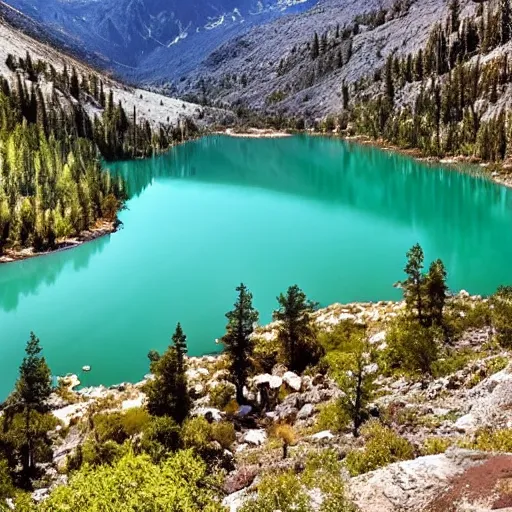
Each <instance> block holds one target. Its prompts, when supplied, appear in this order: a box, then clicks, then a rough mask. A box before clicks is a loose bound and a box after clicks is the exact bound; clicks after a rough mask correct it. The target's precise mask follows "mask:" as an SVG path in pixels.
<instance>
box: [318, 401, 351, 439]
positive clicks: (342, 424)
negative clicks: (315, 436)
mask: <svg viewBox="0 0 512 512" xmlns="http://www.w3.org/2000/svg"><path fill="white" fill-rule="evenodd" d="M319 410H320V412H319V414H318V418H317V421H316V425H315V430H316V431H317V432H321V431H323V430H332V431H333V432H340V431H341V430H343V429H344V428H346V427H347V425H348V424H349V422H350V417H349V416H348V414H347V413H346V411H345V410H344V409H343V406H342V404H341V401H340V400H336V401H334V402H329V403H326V404H322V405H320V406H319Z"/></svg>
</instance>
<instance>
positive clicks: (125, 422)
mask: <svg viewBox="0 0 512 512" xmlns="http://www.w3.org/2000/svg"><path fill="white" fill-rule="evenodd" d="M151 420H152V418H151V416H150V415H149V413H148V412H147V411H146V409H143V408H142V407H134V408H133V409H128V410H127V411H126V412H125V413H124V414H123V415H122V416H121V424H122V426H123V430H124V431H125V432H126V434H127V435H128V437H133V436H135V435H137V434H140V433H141V432H142V431H144V429H145V428H146V427H147V426H148V425H149V423H150V421H151Z"/></svg>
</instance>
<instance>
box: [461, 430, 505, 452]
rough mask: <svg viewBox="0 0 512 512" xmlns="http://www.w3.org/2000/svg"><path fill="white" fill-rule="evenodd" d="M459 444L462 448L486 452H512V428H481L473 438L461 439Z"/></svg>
mask: <svg viewBox="0 0 512 512" xmlns="http://www.w3.org/2000/svg"><path fill="white" fill-rule="evenodd" d="M458 445H459V446H461V447H462V448H469V449H471V450H482V451H484V452H508V453H512V429H509V428H506V429H499V430H492V429H481V430H479V431H478V432H477V433H476V434H475V436H474V437H473V438H472V439H466V440H464V441H460V442H459V443H458Z"/></svg>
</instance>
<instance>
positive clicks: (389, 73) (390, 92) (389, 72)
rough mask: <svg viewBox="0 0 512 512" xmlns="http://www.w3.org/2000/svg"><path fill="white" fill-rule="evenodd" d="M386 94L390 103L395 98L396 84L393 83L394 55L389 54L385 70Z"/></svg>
mask: <svg viewBox="0 0 512 512" xmlns="http://www.w3.org/2000/svg"><path fill="white" fill-rule="evenodd" d="M385 82H386V96H387V98H388V100H389V101H390V103H393V101H394V99H395V86H394V83H393V55H389V56H388V58H387V60H386V70H385Z"/></svg>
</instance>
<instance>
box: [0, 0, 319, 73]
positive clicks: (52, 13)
mask: <svg viewBox="0 0 512 512" xmlns="http://www.w3.org/2000/svg"><path fill="white" fill-rule="evenodd" d="M316 1H317V0H214V1H211V2H205V1H204V0H192V1H189V2H183V1H181V0H102V1H99V0H8V2H7V3H9V4H10V5H11V6H13V7H15V8H17V9H19V10H20V11H22V12H24V13H25V14H27V15H29V16H30V17H32V18H34V19H35V20H37V21H39V22H41V23H43V24H44V25H45V26H46V27H47V28H48V29H50V30H51V31H52V33H54V34H61V35H62V34H65V35H66V36H68V37H69V38H71V39H74V40H77V41H79V43H80V45H81V46H82V47H83V49H84V50H86V51H88V52H92V53H96V54H99V55H101V56H102V57H105V58H106V59H107V60H108V64H107V65H108V66H109V67H111V68H112V69H114V70H115V71H116V72H117V73H119V74H120V75H122V76H124V77H126V78H129V79H131V80H136V81H139V82H140V81H150V82H153V83H155V82H157V81H158V80H170V79H177V78H180V77H181V76H183V75H184V74H186V73H188V72H190V71H191V70H193V69H194V68H195V67H196V66H197V65H198V64H199V63H200V62H202V60H203V59H204V58H205V57H206V56H207V55H208V54H209V53H210V52H212V51H213V50H215V48H217V47H218V45H219V44H221V43H223V42H225V41H227V40H229V39H230V38H232V37H234V36H237V35H240V34H241V33H244V32H246V31H247V30H248V29H250V28H251V27H254V26H257V25H261V24H264V23H266V22H268V21H270V20H273V19H276V18H279V17H281V16H283V15H284V14H288V13H295V12H301V11H303V10H305V9H307V8H309V7H310V6H312V5H314V4H315V3H316Z"/></svg>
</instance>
